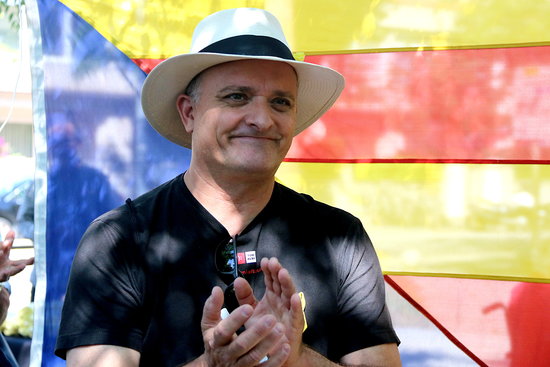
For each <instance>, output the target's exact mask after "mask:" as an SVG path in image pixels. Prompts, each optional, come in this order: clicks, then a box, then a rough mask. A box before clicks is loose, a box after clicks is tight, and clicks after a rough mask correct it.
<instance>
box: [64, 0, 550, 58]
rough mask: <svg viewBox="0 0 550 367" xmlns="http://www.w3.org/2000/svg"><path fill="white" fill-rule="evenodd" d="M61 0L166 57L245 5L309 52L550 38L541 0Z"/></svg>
mask: <svg viewBox="0 0 550 367" xmlns="http://www.w3.org/2000/svg"><path fill="white" fill-rule="evenodd" d="M62 2H63V3H64V4H66V5H67V6H68V7H69V8H71V9H72V10H73V11H75V12H76V13H78V14H79V15H80V16H82V17H83V18H84V19H85V20H86V21H88V22H89V23H90V24H92V25H93V26H94V27H95V28H96V29H97V30H98V31H99V32H100V33H101V34H102V35H103V36H105V37H106V38H107V39H108V40H110V41H111V42H112V43H114V44H115V46H117V47H119V48H120V49H121V50H122V51H123V52H125V53H126V54H127V55H128V56H130V57H132V58H164V57H167V56H171V55H175V54H179V53H184V52H187V51H188V50H189V44H190V40H191V34H192V30H193V28H194V27H195V25H196V24H197V23H198V21H199V20H200V19H202V18H204V17H205V16H206V15H208V14H210V13H212V12H215V11H217V10H221V9H226V8H232V7H239V6H253V7H260V8H266V9H267V10H269V11H271V12H272V13H274V14H275V15H276V16H277V17H278V18H279V19H280V20H281V23H282V24H283V28H284V29H285V32H286V34H287V37H288V40H289V42H290V44H291V46H292V49H293V50H295V51H300V52H304V53H306V54H323V53H329V52H337V53H347V52H350V50H353V52H364V51H367V52H370V51H372V50H377V49H385V50H410V49H415V50H416V49H446V48H464V47H468V48H470V47H473V48H478V47H479V48H484V47H493V46H495V47H498V46H499V45H500V46H504V45H506V46H517V45H536V44H538V45H547V44H548V43H549V42H550V22H548V19H549V17H550V3H549V2H547V1H540V0H524V1H517V0H486V1H479V0H462V1H455V0H438V1H425V0H411V1H403V0H371V1H368V0H346V1H332V0H331V1H329V0H299V1H298V0H294V1H292V0H277V1H275V0H264V1H262V0H257V1H251V0H249V1H245V0H241V1H236V0H218V1H206V0H189V1H186V2H184V3H183V4H182V2H173V1H166V0H164V1H163V0H147V1H145V0H126V1H124V0H122V1H118V0H117V1H114V0H63V1H62ZM489 45H491V46H489ZM369 50H370V51H369Z"/></svg>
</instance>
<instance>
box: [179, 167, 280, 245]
mask: <svg viewBox="0 0 550 367" xmlns="http://www.w3.org/2000/svg"><path fill="white" fill-rule="evenodd" d="M183 179H184V181H185V184H186V185H187V188H188V189H189V191H190V192H191V194H192V195H193V196H194V197H195V199H197V200H198V201H199V203H201V205H202V206H204V207H205V208H206V210H208V212H209V213H210V214H212V215H213V216H214V218H216V219H217V220H218V221H219V222H220V223H221V224H222V225H223V226H224V227H225V229H227V231H228V232H229V234H230V235H231V236H234V235H236V234H239V233H240V232H241V231H242V230H244V229H245V228H246V226H247V225H248V224H249V223H250V222H251V221H252V220H253V219H254V218H255V217H256V216H257V215H258V214H259V213H260V212H261V211H262V209H263V208H264V207H265V206H266V205H267V203H268V202H269V199H270V198H271V194H272V193H273V186H274V185H275V180H274V178H273V177H266V178H262V179H250V178H242V177H234V178H232V179H224V180H221V179H216V178H214V177H212V176H204V175H200V174H199V173H198V172H196V171H195V170H192V169H191V168H190V169H189V170H188V171H187V172H186V173H185V175H184V177H183Z"/></svg>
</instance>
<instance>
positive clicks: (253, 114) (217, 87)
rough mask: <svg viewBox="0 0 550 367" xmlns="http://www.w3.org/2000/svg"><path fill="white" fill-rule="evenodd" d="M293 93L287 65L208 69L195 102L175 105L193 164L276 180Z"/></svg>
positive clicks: (251, 63)
mask: <svg viewBox="0 0 550 367" xmlns="http://www.w3.org/2000/svg"><path fill="white" fill-rule="evenodd" d="M296 94H297V80H296V74H295V72H294V69H293V68H292V67H291V66H289V65H287V64H285V63H281V62H274V61H258V60H245V61H234V62H228V63H224V64H220V65H217V66H215V67H212V68H210V69H208V70H206V71H205V72H204V73H203V74H202V75H201V76H200V82H199V85H198V98H197V99H196V100H195V101H192V100H190V99H182V98H181V97H180V99H179V100H178V108H179V109H180V113H181V114H182V116H183V115H186V116H188V118H185V117H183V122H184V126H185V128H186V129H187V131H189V132H192V149H193V161H194V162H193V163H192V164H197V165H198V166H197V167H201V169H208V170H210V171H212V170H215V171H216V172H218V173H221V172H226V173H231V174H237V175H239V174H243V173H246V174H251V175H254V174H261V175H265V174H269V175H274V174H275V171H276V170H277V168H278V167H279V164H280V163H281V162H282V160H283V158H284V157H285V155H286V153H287V152H288V149H289V148H290V145H291V143H292V137H293V132H294V128H295V125H296ZM185 105H187V109H186V107H185ZM213 173H214V172H213Z"/></svg>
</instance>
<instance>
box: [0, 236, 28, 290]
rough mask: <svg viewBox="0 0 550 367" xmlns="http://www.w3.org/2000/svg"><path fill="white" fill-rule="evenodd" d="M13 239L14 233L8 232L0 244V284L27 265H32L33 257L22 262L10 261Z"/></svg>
mask: <svg viewBox="0 0 550 367" xmlns="http://www.w3.org/2000/svg"><path fill="white" fill-rule="evenodd" d="M14 239H15V233H14V232H13V231H9V232H8V234H7V235H6V238H5V239H4V241H1V242H0V282H5V281H7V280H9V279H10V277H11V276H12V275H15V274H17V273H19V272H21V271H22V270H23V269H25V267H26V266H27V265H31V264H33V263H34V257H31V258H29V259H23V260H10V250H11V247H12V245H13V241H14Z"/></svg>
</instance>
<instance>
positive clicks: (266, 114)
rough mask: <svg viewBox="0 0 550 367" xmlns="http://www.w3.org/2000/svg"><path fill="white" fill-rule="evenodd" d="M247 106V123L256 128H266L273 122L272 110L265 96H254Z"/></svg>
mask: <svg viewBox="0 0 550 367" xmlns="http://www.w3.org/2000/svg"><path fill="white" fill-rule="evenodd" d="M249 107H250V109H249V111H248V114H247V117H246V122H247V124H248V125H251V126H254V127H255V128H256V129H258V130H266V129H268V128H269V127H270V126H271V125H272V124H273V116H272V112H273V111H272V109H271V106H270V104H269V102H268V101H267V99H266V98H264V97H256V98H254V99H253V100H252V102H251V103H250V104H249Z"/></svg>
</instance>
